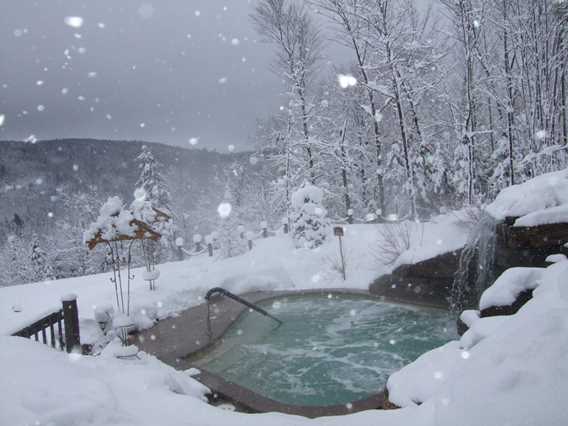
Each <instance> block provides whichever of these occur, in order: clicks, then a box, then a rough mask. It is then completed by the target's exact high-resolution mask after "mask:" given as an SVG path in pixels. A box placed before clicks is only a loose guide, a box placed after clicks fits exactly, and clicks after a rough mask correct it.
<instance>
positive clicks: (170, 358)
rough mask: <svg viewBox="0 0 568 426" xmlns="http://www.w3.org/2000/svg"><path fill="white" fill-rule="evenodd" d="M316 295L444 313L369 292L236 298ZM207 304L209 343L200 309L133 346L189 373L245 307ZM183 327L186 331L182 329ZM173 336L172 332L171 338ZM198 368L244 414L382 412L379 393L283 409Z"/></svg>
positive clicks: (141, 336) (259, 294) (261, 294)
mask: <svg viewBox="0 0 568 426" xmlns="http://www.w3.org/2000/svg"><path fill="white" fill-rule="evenodd" d="M318 294H319V295H329V294H333V295H344V296H362V297H365V298H369V299H376V300H379V301H382V302H388V303H396V304H403V305H412V306H423V307H427V308H434V309H444V308H443V307H442V306H434V305H431V304H427V303H409V302H408V301H402V300H396V299H394V298H387V297H384V296H380V295H375V294H371V293H370V292H369V291H367V290H359V289H347V288H332V289H329V288H328V289H325V288H323V289H306V290H278V291H253V292H248V293H244V294H241V295H240V296H241V297H244V298H245V299H246V300H247V301H249V302H252V303H259V302H266V301H269V300H271V299H275V298H280V297H286V296H302V295H318ZM211 301H212V305H213V306H214V307H216V308H218V309H217V311H218V312H215V316H212V317H211V319H212V321H211V338H209V336H208V334H207V325H206V315H207V304H206V303H201V304H199V305H196V306H193V307H191V308H189V309H186V310H184V311H182V312H180V313H179V314H178V315H176V316H174V317H171V318H167V319H164V320H162V321H159V322H158V323H157V324H156V325H155V326H154V327H152V328H150V329H147V330H143V331H141V332H139V333H138V334H137V335H135V336H134V342H133V343H134V344H136V345H137V346H138V347H139V349H140V350H142V351H144V352H146V353H149V354H151V355H154V356H156V357H157V358H158V359H160V360H161V361H162V362H164V363H166V364H168V365H170V366H172V367H174V368H175V369H177V370H187V369H189V368H193V367H194V364H193V361H192V360H194V359H195V358H196V357H198V356H200V355H202V354H204V353H205V352H207V351H209V350H211V349H212V348H213V347H214V346H215V344H216V343H218V342H219V341H220V340H221V339H222V337H223V336H224V334H225V332H226V331H227V330H228V329H229V327H230V326H231V325H232V324H233V323H234V322H235V321H237V320H238V319H239V317H240V316H241V315H242V314H243V313H244V312H245V311H247V310H248V308H247V307H246V306H243V305H241V304H238V303H235V302H234V301H232V300H230V299H227V298H224V297H221V296H214V297H212V299H211ZM444 310H445V309H444ZM191 324H194V325H195V327H193V328H191V329H190V330H189V333H188V334H189V335H187V338H185V339H184V341H179V337H181V336H180V333H179V332H178V331H177V326H178V325H180V329H183V330H184V331H185V332H187V331H188V325H191ZM181 326H184V327H183V328H182V327H181ZM172 330H176V331H174V332H172ZM158 336H159V337H158ZM196 368H197V369H198V370H199V371H200V374H198V375H196V376H194V378H195V379H197V380H198V381H200V382H201V383H203V384H204V385H205V386H207V387H208V388H209V389H210V390H211V391H212V393H213V394H218V395H221V396H222V397H224V398H225V399H226V400H228V401H230V402H232V403H234V404H235V405H236V406H237V407H238V408H240V409H241V410H242V411H246V412H253V413H263V412H273V411H276V412H281V413H286V414H296V415H301V416H304V417H310V418H314V417H322V416H335V415H346V414H352V413H355V412H358V411H364V410H369V409H380V408H382V406H383V403H384V401H385V392H384V390H382V391H378V392H377V393H375V394H372V395H370V396H369V397H367V398H365V399H362V400H359V401H353V402H351V403H349V404H339V405H330V406H301V405H290V404H284V403H281V402H278V401H275V400H272V399H270V398H267V397H265V396H262V395H260V394H257V393H255V392H253V391H252V390H250V389H247V388H244V387H242V386H240V385H238V384H236V383H232V382H228V381H227V380H225V379H223V378H222V377H220V376H218V375H216V374H213V373H211V372H208V371H206V370H204V369H203V368H201V367H196Z"/></svg>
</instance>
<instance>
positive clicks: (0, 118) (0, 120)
mask: <svg viewBox="0 0 568 426" xmlns="http://www.w3.org/2000/svg"><path fill="white" fill-rule="evenodd" d="M5 121H6V116H5V115H4V114H0V127H2V126H3V125H4V122H5Z"/></svg>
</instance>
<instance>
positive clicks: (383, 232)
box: [376, 221, 412, 265]
mask: <svg viewBox="0 0 568 426" xmlns="http://www.w3.org/2000/svg"><path fill="white" fill-rule="evenodd" d="M377 231H378V234H379V241H378V248H377V251H376V257H377V259H378V260H379V262H381V263H382V264H383V265H392V264H393V263H394V262H395V261H396V260H397V259H398V258H399V257H400V255H401V254H402V253H404V252H405V251H407V250H408V249H410V242H411V236H412V225H411V223H409V222H407V221H405V222H393V223H385V224H382V225H379V226H378V227H377Z"/></svg>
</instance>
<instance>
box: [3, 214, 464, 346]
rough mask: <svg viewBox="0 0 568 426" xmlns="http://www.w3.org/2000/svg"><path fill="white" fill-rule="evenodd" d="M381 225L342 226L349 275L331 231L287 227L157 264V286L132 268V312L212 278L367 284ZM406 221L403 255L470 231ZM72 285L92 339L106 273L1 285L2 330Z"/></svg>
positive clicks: (109, 298)
mask: <svg viewBox="0 0 568 426" xmlns="http://www.w3.org/2000/svg"><path fill="white" fill-rule="evenodd" d="M381 226H388V225H348V226H345V237H344V239H343V243H344V253H345V259H346V265H347V267H346V270H347V280H346V281H343V278H342V276H341V274H340V272H339V269H338V267H339V265H340V264H341V263H340V260H339V259H340V257H339V248H338V242H337V238H335V237H331V236H330V237H329V238H328V240H327V241H326V243H325V244H324V245H323V246H321V247H319V248H316V249H313V250H309V249H303V248H300V249H297V248H295V247H294V244H293V242H292V240H291V238H290V237H289V236H288V235H278V236H276V237H270V238H266V239H259V240H256V241H255V247H254V248H253V250H252V251H250V252H248V253H246V254H244V255H242V256H237V257H233V258H229V259H217V258H215V257H213V258H210V257H208V256H206V255H201V256H196V257H193V258H191V259H189V260H186V261H181V262H172V263H167V264H163V265H160V267H159V269H160V278H159V280H158V282H157V290H156V291H150V290H149V289H148V284H147V282H145V281H144V280H143V279H142V276H143V273H142V270H141V269H138V270H134V275H135V278H134V280H133V282H132V284H131V286H132V287H131V291H132V298H131V300H132V303H133V305H132V312H133V313H134V317H135V319H136V322H137V323H138V324H139V325H140V326H148V325H151V321H149V318H148V317H150V318H152V317H154V316H157V317H159V318H164V317H167V316H170V315H173V314H175V313H176V312H179V311H181V310H183V309H186V308H188V307H191V306H193V305H196V304H199V303H201V302H202V301H203V300H202V299H203V296H204V295H205V293H206V292H207V290H209V289H210V288H212V287H216V286H221V287H224V288H226V289H227V290H229V291H232V292H236V293H243V292H246V291H250V290H258V289H264V290H269V289H313V288H352V289H367V288H368V286H369V284H370V283H371V282H372V281H373V280H374V279H375V278H377V277H379V276H380V275H382V274H385V273H388V272H390V270H391V269H392V266H386V265H383V264H381V262H380V261H379V259H378V256H377V247H378V245H379V243H380V238H381V236H380V232H379V227H381ZM411 227H412V237H411V241H412V244H411V249H410V250H409V251H408V252H406V253H404V254H403V256H401V257H404V258H405V263H412V261H417V260H422V259H424V258H427V257H429V256H431V255H432V253H434V254H439V253H443V252H444V251H450V250H454V249H455V248H457V247H456V246H460V244H463V241H465V238H466V234H467V229H466V227H465V225H464V224H463V223H461V222H460V221H459V220H458V219H457V217H456V216H455V215H446V216H440V217H438V218H437V219H435V220H434V221H432V222H427V223H424V224H411ZM398 263H399V262H397V264H398ZM70 293H72V294H75V295H77V302H78V305H79V315H80V320H81V326H82V341H83V342H84V343H91V342H92V340H93V339H94V338H95V337H96V330H97V327H98V326H96V325H95V324H94V311H95V308H96V307H106V306H113V305H116V302H115V293H114V286H113V284H111V282H110V273H109V274H99V275H91V276H86V277H79V278H70V279H64V280H58V281H50V282H40V283H34V284H26V285H19V286H12V287H4V288H0V335H1V334H11V333H12V332H15V331H17V330H19V329H20V328H22V327H24V326H26V325H28V324H30V323H31V322H33V321H34V320H35V319H37V318H40V317H42V316H44V315H45V314H46V313H47V312H49V311H50V310H53V309H57V308H58V307H59V306H60V305H61V303H60V299H61V298H62V297H64V296H66V295H68V294H70ZM93 334H95V335H93Z"/></svg>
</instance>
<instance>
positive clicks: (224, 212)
mask: <svg viewBox="0 0 568 426" xmlns="http://www.w3.org/2000/svg"><path fill="white" fill-rule="evenodd" d="M232 210H233V207H232V206H231V203H221V204H219V207H217V213H218V214H219V217H221V218H222V219H225V218H227V217H229V216H230V215H231V211H232Z"/></svg>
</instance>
